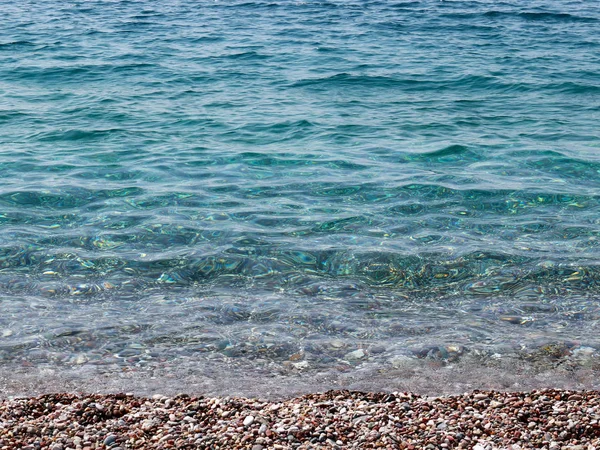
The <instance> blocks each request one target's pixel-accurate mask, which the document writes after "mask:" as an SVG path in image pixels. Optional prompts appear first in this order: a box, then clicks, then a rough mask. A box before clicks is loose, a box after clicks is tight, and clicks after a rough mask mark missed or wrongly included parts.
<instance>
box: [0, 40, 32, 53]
mask: <svg viewBox="0 0 600 450" xmlns="http://www.w3.org/2000/svg"><path fill="white" fill-rule="evenodd" d="M37 45H38V44H36V43H35V42H31V41H11V42H0V51H1V50H12V49H19V48H22V47H36V46H37Z"/></svg>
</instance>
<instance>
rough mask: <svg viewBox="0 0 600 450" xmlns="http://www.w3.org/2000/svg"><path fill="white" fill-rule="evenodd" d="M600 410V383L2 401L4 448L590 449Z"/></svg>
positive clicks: (0, 439) (0, 444)
mask: <svg viewBox="0 0 600 450" xmlns="http://www.w3.org/2000/svg"><path fill="white" fill-rule="evenodd" d="M599 420H600V392H599V391H565V390H554V389H552V390H539V391H532V392H512V393H506V392H495V391H489V392H482V391H474V392H471V393H468V394H464V395H460V396H445V397H425V396H420V395H416V394H410V393H400V392H394V393H365V392H353V391H329V392H326V393H322V394H310V395H305V396H302V397H297V398H292V399H289V400H286V401H279V402H277V401H263V400H259V399H248V398H236V397H221V398H205V397H189V396H187V395H184V394H180V395H177V396H175V397H166V396H161V395H154V396H153V397H152V398H142V397H136V396H133V395H131V394H114V395H98V394H95V395H75V394H50V395H43V396H40V397H36V398H16V399H9V400H3V401H2V402H0V449H45V448H47V449H55V450H60V449H62V450H69V449H71V450H91V449H108V448H110V449H112V450H124V449H168V448H176V449H249V450H260V449H346V448H359V449H371V448H383V449H428V450H431V449H446V448H468V449H474V450H492V449H513V450H516V449H526V448H527V449H529V448H539V449H552V450H558V449H572V450H583V449H594V448H597V447H599V448H600V425H599Z"/></svg>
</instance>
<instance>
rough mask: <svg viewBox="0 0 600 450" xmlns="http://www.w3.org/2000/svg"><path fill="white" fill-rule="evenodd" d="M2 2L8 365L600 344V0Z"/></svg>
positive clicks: (218, 372)
mask: <svg viewBox="0 0 600 450" xmlns="http://www.w3.org/2000/svg"><path fill="white" fill-rule="evenodd" d="M3 9H4V11H5V13H4V14H3V15H2V17H0V174H1V178H0V308H1V310H2V314H1V315H0V360H1V361H2V368H3V370H6V371H7V372H8V373H10V372H11V371H14V370H25V371H27V372H29V373H34V372H36V371H39V373H41V374H42V375H43V374H44V373H46V374H47V373H52V377H53V378H54V379H56V378H57V377H58V378H59V377H60V376H61V373H67V371H69V373H74V372H73V371H75V372H77V371H79V372H80V373H81V374H82V376H89V374H90V373H102V374H107V375H108V376H116V375H115V374H117V373H123V372H127V373H136V374H140V376H142V375H147V376H155V377H157V378H156V379H158V378H160V377H167V378H169V377H173V376H177V377H178V378H179V377H180V376H181V374H182V372H185V371H191V372H194V371H197V372H199V373H200V372H202V373H203V376H213V377H214V378H215V379H219V378H220V377H223V376H225V374H226V373H230V372H228V370H230V368H233V367H237V368H238V369H239V372H240V373H239V374H236V381H237V383H238V385H239V386H243V385H244V383H248V384H251V383H252V382H253V380H256V379H257V378H261V377H262V378H264V377H272V376H274V375H276V374H277V376H280V375H282V376H284V378H285V377H286V376H287V377H292V378H293V379H294V380H297V379H299V378H297V377H300V378H302V379H303V380H314V383H313V384H311V386H313V387H319V386H326V385H327V383H331V382H332V380H338V379H339V377H340V374H347V377H348V378H350V379H354V378H357V379H358V378H361V377H363V378H367V379H368V377H370V376H372V374H373V373H377V374H379V375H380V376H381V377H383V378H385V374H386V373H389V374H390V375H389V377H391V378H393V377H394V376H396V375H394V373H395V372H394V371H395V370H396V371H397V370H399V369H402V370H404V369H406V367H408V366H410V365H411V364H413V363H414V364H417V363H418V364H421V366H419V367H421V370H422V369H423V367H429V366H433V367H434V369H437V367H438V366H442V367H449V366H453V365H456V364H463V365H468V364H471V366H470V367H476V368H487V367H492V368H494V367H496V366H497V365H498V364H500V363H501V364H500V365H501V366H502V370H505V371H507V373H511V367H517V366H519V367H522V364H526V365H527V367H528V368H527V370H526V372H527V371H529V372H532V373H539V372H540V371H545V370H548V369H549V368H554V369H556V368H559V369H560V368H562V369H564V368H565V367H566V368H570V369H573V368H575V369H577V370H579V369H581V368H583V369H586V370H587V369H595V368H596V365H597V362H596V356H597V352H598V351H600V341H599V340H598V338H597V332H598V327H597V321H598V319H599V318H600V308H599V305H598V298H599V294H600V288H599V283H600V267H599V255H600V136H599V134H598V131H597V129H598V126H597V125H598V118H599V112H600V75H599V72H598V67H599V63H600V58H599V57H598V55H599V54H600V53H599V50H600V35H598V33H597V28H598V25H599V22H600V7H598V6H597V5H596V4H595V3H593V2H583V1H573V2H558V1H552V2H529V3H527V5H524V4H523V3H522V2H516V1H515V2H491V1H480V2H467V1H452V2H440V1H414V2H393V1H385V2H383V1H361V2H349V1H333V2H317V1H308V2H283V1H274V2H237V1H234V2H208V1H200V2H185V1H181V2H169V3H168V4H162V5H161V4H156V2H149V1H122V2H100V1H91V2H81V3H78V2H72V3H62V2H61V3H58V2H53V1H42V2H19V3H17V4H6V5H3ZM406 358H408V359H406ZM423 364H424V366H423ZM231 370H233V369H231ZM498 370H500V369H498ZM515 370H516V369H515ZM515 370H513V372H514V371H515ZM519 370H525V369H519ZM48 371H50V372H48ZM207 371H210V372H211V374H210V375H207ZM467 372H469V371H468V370H467ZM186 373H187V372H186ZM159 374H160V375H159ZM365 374H368V375H365ZM294 377H296V378H294ZM352 377H354V378H352ZM9 378H10V376H9ZM278 380H279V379H278ZM278 382H281V383H283V381H281V380H280V381H278ZM157 383H158V382H157ZM188 385H189V380H188ZM215 389H217V390H218V389H219V388H218V387H215ZM223 389H225V388H223ZM229 389H230V387H229ZM240 389H243V388H240Z"/></svg>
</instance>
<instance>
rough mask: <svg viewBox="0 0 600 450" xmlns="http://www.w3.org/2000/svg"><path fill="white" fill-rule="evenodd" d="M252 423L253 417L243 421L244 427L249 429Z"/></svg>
mask: <svg viewBox="0 0 600 450" xmlns="http://www.w3.org/2000/svg"><path fill="white" fill-rule="evenodd" d="M253 423H254V416H248V417H246V418H245V419H244V426H245V427H249V426H250V425H252V424H253Z"/></svg>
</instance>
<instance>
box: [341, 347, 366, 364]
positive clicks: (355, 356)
mask: <svg viewBox="0 0 600 450" xmlns="http://www.w3.org/2000/svg"><path fill="white" fill-rule="evenodd" d="M365 356H367V354H366V353H365V351H364V350H363V349H362V348H359V349H358V350H354V351H353V352H350V353H346V355H345V356H344V359H347V360H348V361H355V360H359V359H363V358H364V357H365Z"/></svg>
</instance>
